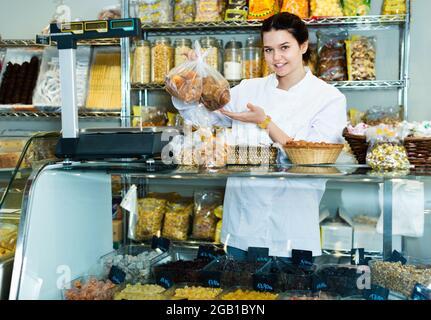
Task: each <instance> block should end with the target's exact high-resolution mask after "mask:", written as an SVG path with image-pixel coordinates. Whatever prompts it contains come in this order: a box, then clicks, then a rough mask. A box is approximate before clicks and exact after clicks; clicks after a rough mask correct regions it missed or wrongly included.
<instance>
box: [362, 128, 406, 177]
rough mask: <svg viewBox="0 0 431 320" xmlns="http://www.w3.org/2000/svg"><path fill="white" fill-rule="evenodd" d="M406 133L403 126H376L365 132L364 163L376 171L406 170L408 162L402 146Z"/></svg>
mask: <svg viewBox="0 0 431 320" xmlns="http://www.w3.org/2000/svg"><path fill="white" fill-rule="evenodd" d="M407 133H408V131H407V129H406V128H404V127H403V126H398V127H392V126H388V125H384V124H381V125H378V126H376V127H370V128H368V129H367V131H366V137H367V142H368V144H369V147H368V150H367V157H366V162H367V164H368V165H369V166H370V167H371V168H372V169H373V170H376V171H392V170H408V169H409V168H410V162H409V159H408V156H407V151H406V149H405V147H404V145H403V144H402V141H403V140H404V138H405V137H406V135H407Z"/></svg>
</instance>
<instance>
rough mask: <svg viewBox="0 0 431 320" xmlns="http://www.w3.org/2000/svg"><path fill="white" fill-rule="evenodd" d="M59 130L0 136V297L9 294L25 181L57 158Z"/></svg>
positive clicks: (5, 296)
mask: <svg viewBox="0 0 431 320" xmlns="http://www.w3.org/2000/svg"><path fill="white" fill-rule="evenodd" d="M58 137H59V133H55V132H49V133H37V134H31V135H30V134H29V135H7V136H6V135H4V136H2V137H1V138H0V166H1V168H0V299H7V298H8V296H9V287H10V279H11V276H12V267H13V261H14V252H15V245H16V239H17V234H18V226H19V222H20V215H21V204H22V200H23V194H24V189H25V185H26V183H27V180H28V178H29V177H30V175H31V173H32V172H33V170H36V171H37V170H38V168H39V167H41V166H42V165H43V164H44V163H46V162H49V161H52V160H58V159H56V158H55V155H54V153H55V145H56V143H57V140H58Z"/></svg>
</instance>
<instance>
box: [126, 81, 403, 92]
mask: <svg viewBox="0 0 431 320" xmlns="http://www.w3.org/2000/svg"><path fill="white" fill-rule="evenodd" d="M240 82H241V81H229V84H230V86H231V87H234V86H236V85H238V84H239V83H240ZM329 83H330V84H332V85H333V86H334V87H336V88H339V89H345V90H365V89H396V88H403V87H404V86H405V81H400V80H376V81H332V82H329ZM164 89H165V85H164V84H156V83H149V84H139V83H133V84H132V90H164Z"/></svg>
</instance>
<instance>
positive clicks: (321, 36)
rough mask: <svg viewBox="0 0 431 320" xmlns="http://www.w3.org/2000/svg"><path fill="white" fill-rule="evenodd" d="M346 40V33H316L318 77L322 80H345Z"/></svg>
mask: <svg viewBox="0 0 431 320" xmlns="http://www.w3.org/2000/svg"><path fill="white" fill-rule="evenodd" d="M346 39H347V32H346V31H343V32H340V33H335V34H331V33H322V32H320V31H318V32H317V41H318V56H319V72H318V75H319V77H320V78H321V79H322V80H325V81H346V80H347V61H346V49H345V40H346Z"/></svg>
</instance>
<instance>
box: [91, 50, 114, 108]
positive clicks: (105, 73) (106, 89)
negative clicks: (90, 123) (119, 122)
mask: <svg viewBox="0 0 431 320" xmlns="http://www.w3.org/2000/svg"><path fill="white" fill-rule="evenodd" d="M85 107H86V108H87V109H91V110H97V111H113V110H120V109H121V52H120V48H118V47H103V48H102V47H97V48H94V49H93V55H92V62H91V68H90V78H89V80H88V92H87V100H86V105H85Z"/></svg>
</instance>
